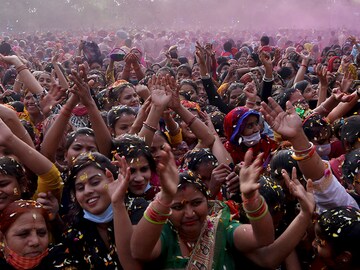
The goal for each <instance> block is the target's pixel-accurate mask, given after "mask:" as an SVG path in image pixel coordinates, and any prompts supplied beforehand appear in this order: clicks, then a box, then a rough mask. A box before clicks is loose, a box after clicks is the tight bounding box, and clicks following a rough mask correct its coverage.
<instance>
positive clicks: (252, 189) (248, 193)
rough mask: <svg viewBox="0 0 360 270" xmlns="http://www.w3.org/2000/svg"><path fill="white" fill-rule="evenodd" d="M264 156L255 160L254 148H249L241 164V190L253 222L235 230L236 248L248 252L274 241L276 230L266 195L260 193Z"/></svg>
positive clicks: (248, 214) (246, 208) (246, 210)
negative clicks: (259, 181) (260, 176)
mask: <svg viewBox="0 0 360 270" xmlns="http://www.w3.org/2000/svg"><path fill="white" fill-rule="evenodd" d="M262 156H263V154H260V155H258V156H257V158H256V159H255V161H254V162H252V163H251V160H252V159H253V152H252V150H251V149H250V150H248V151H247V152H246V154H245V159H244V162H243V163H242V164H240V176H239V178H240V191H241V197H242V201H243V208H244V210H245V212H246V216H247V217H248V219H249V220H250V223H251V224H243V225H240V226H239V227H237V228H236V229H235V231H234V244H235V247H236V249H238V250H239V251H242V252H247V251H250V250H253V249H256V248H259V247H262V246H266V245H269V244H271V243H272V242H274V239H275V232H274V226H273V221H272V218H271V215H270V213H269V211H268V206H267V204H266V201H265V199H264V197H262V196H261V195H260V193H259V190H258V189H259V187H260V184H259V183H258V180H259V175H260V173H261V171H262Z"/></svg>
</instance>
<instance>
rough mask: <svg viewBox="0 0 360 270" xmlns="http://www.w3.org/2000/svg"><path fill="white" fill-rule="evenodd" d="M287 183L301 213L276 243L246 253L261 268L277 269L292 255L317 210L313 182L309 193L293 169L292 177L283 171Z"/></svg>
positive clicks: (308, 184) (309, 184) (309, 183)
mask: <svg viewBox="0 0 360 270" xmlns="http://www.w3.org/2000/svg"><path fill="white" fill-rule="evenodd" d="M282 175H283V176H284V179H285V183H286V185H287V187H288V188H289V191H290V193H291V195H293V196H294V197H296V198H297V199H298V201H299V203H300V213H299V214H298V215H297V216H296V217H295V219H294V220H293V221H292V222H291V223H290V225H289V226H288V227H287V229H286V230H285V231H284V232H283V233H282V234H281V235H280V236H279V237H278V238H277V239H276V240H275V241H274V243H272V244H270V245H268V246H265V247H262V248H259V249H256V250H254V251H252V252H249V253H246V256H247V257H248V258H249V259H251V260H252V261H253V262H255V263H256V264H258V265H260V266H261V267H266V268H271V269H275V268H277V267H278V266H279V265H280V264H281V263H282V262H283V261H284V260H285V259H286V258H287V257H288V256H289V255H290V254H291V252H293V250H294V249H295V247H296V246H297V245H298V243H299V242H300V241H301V239H302V238H303V237H304V235H305V234H306V230H307V228H308V227H309V225H310V223H311V217H312V214H313V212H314V209H315V200H314V195H313V187H312V182H311V180H308V182H307V191H306V190H305V189H304V187H303V186H302V185H301V183H300V182H299V180H298V179H297V178H296V169H295V168H293V171H292V177H291V179H290V177H289V175H288V174H287V172H286V171H285V170H283V171H282Z"/></svg>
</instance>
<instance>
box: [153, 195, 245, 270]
mask: <svg viewBox="0 0 360 270" xmlns="http://www.w3.org/2000/svg"><path fill="white" fill-rule="evenodd" d="M209 204H210V208H209V209H210V212H209V215H208V216H207V219H206V221H205V223H204V226H203V229H202V231H201V234H200V237H199V239H198V242H197V243H196V245H195V247H194V249H193V251H192V253H191V255H190V257H183V256H182V255H181V250H180V245H179V241H178V235H177V232H176V231H175V230H174V229H173V228H172V226H171V225H170V224H168V223H167V224H165V226H164V228H163V230H162V233H161V245H162V250H161V255H160V257H159V258H158V259H157V260H156V261H157V263H156V266H155V265H153V266H152V267H156V268H157V269H167V270H170V269H186V270H194V269H202V270H207V269H209V270H210V269H214V270H218V269H219V270H220V269H221V270H223V269H227V270H231V269H236V267H235V262H234V257H233V256H232V255H233V254H232V253H233V252H232V251H235V246H234V241H233V235H234V231H235V229H236V228H237V227H238V226H239V225H240V223H239V222H238V221H233V220H231V215H230V209H229V208H228V206H227V205H226V204H224V203H222V202H220V201H211V202H209Z"/></svg>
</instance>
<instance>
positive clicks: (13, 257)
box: [5, 246, 49, 270]
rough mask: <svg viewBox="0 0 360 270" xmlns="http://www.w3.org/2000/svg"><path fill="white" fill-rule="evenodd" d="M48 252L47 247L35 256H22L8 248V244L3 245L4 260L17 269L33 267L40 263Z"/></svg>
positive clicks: (23, 269) (24, 269)
mask: <svg viewBox="0 0 360 270" xmlns="http://www.w3.org/2000/svg"><path fill="white" fill-rule="evenodd" d="M48 253H49V249H45V251H44V252H43V253H41V254H40V255H38V256H36V257H23V256H20V255H19V254H17V253H15V252H14V251H12V250H11V249H9V248H8V246H6V247H5V259H6V262H7V263H8V264H10V265H11V266H13V267H14V268H15V269H19V270H26V269H33V268H35V267H36V266H38V265H39V264H40V262H41V260H42V259H43V258H44V257H46V256H47V255H48Z"/></svg>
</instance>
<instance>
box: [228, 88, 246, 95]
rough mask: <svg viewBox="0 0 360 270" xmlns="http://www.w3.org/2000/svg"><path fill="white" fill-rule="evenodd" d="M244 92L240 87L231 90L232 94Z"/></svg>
mask: <svg viewBox="0 0 360 270" xmlns="http://www.w3.org/2000/svg"><path fill="white" fill-rule="evenodd" d="M242 92H243V89H242V88H240V87H236V88H234V89H233V90H232V91H231V95H239V94H240V93H242Z"/></svg>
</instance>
